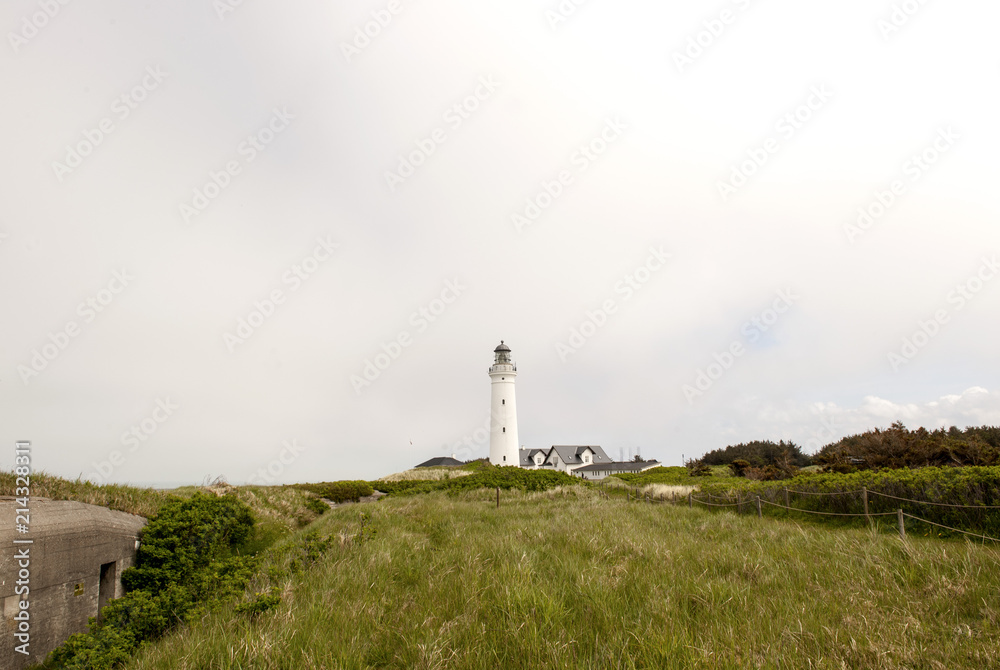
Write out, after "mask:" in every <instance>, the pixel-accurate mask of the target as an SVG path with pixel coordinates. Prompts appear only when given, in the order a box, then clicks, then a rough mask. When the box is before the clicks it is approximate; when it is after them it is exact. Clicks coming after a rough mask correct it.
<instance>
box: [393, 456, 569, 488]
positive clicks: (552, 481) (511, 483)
mask: <svg viewBox="0 0 1000 670" xmlns="http://www.w3.org/2000/svg"><path fill="white" fill-rule="evenodd" d="M585 483H586V481H585V480H583V479H581V478H579V477H572V476H570V475H568V474H566V473H565V472H555V471H552V470H526V469H524V468H519V467H517V466H495V465H490V464H488V463H486V464H483V465H481V466H480V467H479V469H478V470H477V471H475V472H474V473H473V474H471V475H466V476H465V477H455V478H453V479H439V480H402V481H396V482H377V485H378V487H379V490H380V491H384V492H385V493H388V494H390V495H404V494H416V493H430V492H432V491H446V492H448V493H451V494H457V493H459V492H461V491H471V490H474V489H481V488H491V489H492V488H501V489H505V490H506V489H519V490H522V491H545V490H548V489H551V488H555V487H556V486H573V485H580V484H585Z"/></svg>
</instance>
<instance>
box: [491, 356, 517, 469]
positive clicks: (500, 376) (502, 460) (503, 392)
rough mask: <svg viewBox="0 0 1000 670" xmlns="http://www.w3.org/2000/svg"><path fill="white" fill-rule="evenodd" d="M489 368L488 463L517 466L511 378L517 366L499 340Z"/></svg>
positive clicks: (515, 411)
mask: <svg viewBox="0 0 1000 670" xmlns="http://www.w3.org/2000/svg"><path fill="white" fill-rule="evenodd" d="M493 354H494V357H493V365H492V366H490V380H491V382H492V383H491V393H490V463H492V464H493V465H513V466H520V459H519V456H518V455H519V449H520V443H519V442H518V441H517V405H516V404H515V403H514V378H515V377H517V366H516V365H514V363H513V362H512V361H511V359H510V347H508V346H507V345H506V344H504V343H503V340H500V346H498V347H497V348H496V349H494V350H493Z"/></svg>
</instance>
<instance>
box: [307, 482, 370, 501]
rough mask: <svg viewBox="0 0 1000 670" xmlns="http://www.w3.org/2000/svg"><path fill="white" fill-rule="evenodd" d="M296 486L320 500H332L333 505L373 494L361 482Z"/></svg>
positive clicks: (366, 484)
mask: <svg viewBox="0 0 1000 670" xmlns="http://www.w3.org/2000/svg"><path fill="white" fill-rule="evenodd" d="M378 485H379V486H382V483H381V482H378ZM296 486H297V487H298V488H300V489H302V490H304V491H311V492H312V493H315V494H316V495H318V496H320V497H321V498H326V499H328V500H332V501H333V502H335V503H342V502H348V501H353V502H357V501H358V500H359V499H360V498H362V497H364V496H370V495H372V494H373V493H375V489H374V488H372V485H371V484H370V483H368V482H366V481H362V480H345V481H340V482H321V483H319V484H297V485H296ZM321 502H322V501H321Z"/></svg>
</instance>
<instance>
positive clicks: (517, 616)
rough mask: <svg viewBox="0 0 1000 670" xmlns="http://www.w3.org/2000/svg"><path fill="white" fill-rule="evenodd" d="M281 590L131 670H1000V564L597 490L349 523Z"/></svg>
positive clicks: (298, 562) (276, 568)
mask: <svg viewBox="0 0 1000 670" xmlns="http://www.w3.org/2000/svg"><path fill="white" fill-rule="evenodd" d="M463 479H464V478H463ZM271 587H276V589H277V592H279V593H280V594H281V601H280V603H279V604H278V605H277V607H276V608H274V609H271V610H269V611H265V612H262V613H259V614H257V615H254V616H251V617H248V616H247V615H245V614H244V615H241V614H239V613H238V612H237V611H236V610H235V606H233V605H226V606H224V607H223V608H222V609H220V610H219V611H216V612H213V613H210V614H207V615H206V616H205V617H204V618H203V619H202V620H201V621H200V623H199V624H198V625H196V626H187V627H183V628H182V629H181V630H179V631H177V632H176V633H174V634H171V635H170V636H168V637H167V638H164V639H162V640H160V641H158V642H156V643H154V644H151V645H149V646H147V647H145V648H144V649H143V650H142V651H141V652H140V653H139V654H138V655H137V656H136V657H135V658H134V659H133V661H132V662H131V663H130V664H129V666H128V667H130V668H136V669H143V670H152V669H154V668H162V669H164V670H167V669H171V670H173V669H178V670H184V669H192V670H193V669H195V668H269V669H270V668H289V669H291V668H295V669H299V668H301V669H310V668H317V669H318V668H328V669H329V668H484V669H485V668H490V669H493V668H601V669H604V668H713V669H715V668H758V667H768V668H796V669H797V668H817V669H820V668H831V669H833V668H838V669H839V668H843V667H848V668H886V669H895V668H899V669H902V668H928V669H932V668H949V669H954V668H986V667H1000V596H998V593H1000V550H998V549H997V548H993V547H982V546H976V545H973V544H967V543H963V542H953V541H949V542H943V541H940V540H923V539H920V538H913V539H909V540H907V541H906V542H903V541H901V540H900V539H899V538H898V537H893V536H892V535H888V534H886V535H880V534H876V533H873V532H871V531H868V530H857V529H831V528H820V527H800V526H799V525H796V524H795V523H793V522H790V521H782V520H775V519H763V520H757V519H754V518H747V517H736V516H734V515H732V514H729V513H715V514H712V513H707V512H704V511H702V510H698V509H693V510H690V509H687V508H685V507H671V506H660V505H645V504H636V503H632V504H627V503H625V502H624V501H623V500H622V499H620V498H611V499H605V498H603V497H601V495H600V493H599V492H598V491H595V490H594V489H592V488H584V487H569V488H557V489H553V490H549V491H542V492H523V491H517V490H512V491H505V492H504V493H503V496H502V505H501V507H500V509H496V508H495V492H494V491H492V490H488V491H487V490H471V491H462V490H459V491H452V492H450V493H445V492H431V493H428V494H426V495H410V496H399V497H395V496H392V497H389V498H387V499H384V500H382V501H380V502H378V503H375V504H371V505H364V506H349V507H344V508H339V509H336V510H333V511H331V512H329V513H327V514H325V515H323V516H322V517H321V518H319V519H318V520H317V521H315V522H314V523H312V524H311V525H310V526H309V527H308V528H305V529H302V530H299V531H296V532H295V533H293V534H292V535H290V536H289V537H287V538H286V539H285V540H283V541H281V542H280V543H279V544H277V545H275V547H273V548H272V549H271V550H270V551H269V552H268V554H267V557H266V559H265V568H264V569H263V570H262V571H261V573H260V574H259V575H258V577H257V578H256V579H255V583H254V584H253V588H252V589H251V591H253V592H258V593H261V592H266V591H268V589H270V588H271ZM248 597H249V596H248ZM244 611H245V610H244Z"/></svg>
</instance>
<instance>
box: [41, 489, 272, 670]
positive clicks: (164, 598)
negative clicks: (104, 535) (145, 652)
mask: <svg viewBox="0 0 1000 670" xmlns="http://www.w3.org/2000/svg"><path fill="white" fill-rule="evenodd" d="M253 524H254V519H253V515H252V514H251V512H250V508H249V507H247V505H245V504H244V503H242V502H240V501H239V500H237V499H236V498H235V497H233V496H231V495H227V496H222V497H217V496H214V495H205V494H201V493H198V494H195V495H194V496H193V497H192V498H190V499H188V500H181V499H179V498H174V497H171V498H168V499H167V502H166V503H165V504H164V505H163V506H162V507H161V508H160V510H159V512H157V514H156V515H155V516H153V517H152V518H151V519H150V520H149V523H148V524H147V525H146V527H145V528H144V529H143V530H142V531H141V533H140V536H139V537H140V542H141V544H140V545H139V551H138V552H137V553H136V565H135V567H132V568H129V569H127V570H125V572H123V573H122V578H121V579H122V587H123V588H124V590H125V591H126V593H125V595H124V596H122V597H121V598H117V599H115V600H112V601H111V602H110V603H109V604H108V605H107V606H106V607H105V608H104V609H103V610H102V611H101V621H100V622H99V623H98V622H97V621H96V620H95V619H91V620H90V626H89V630H88V632H86V633H78V634H76V635H73V636H72V637H70V638H69V639H68V640H67V641H66V642H65V643H64V644H63V645H62V646H60V647H58V648H57V649H55V650H54V651H52V652H51V653H50V654H49V656H48V658H47V659H46V660H45V663H44V665H43V667H45V668H67V669H70V668H72V669H76V668H81V669H82V668H88V669H98V670H104V669H110V668H117V667H120V666H121V665H123V664H124V663H125V662H126V661H128V659H129V658H130V657H131V656H132V654H133V653H134V652H135V650H136V649H137V648H138V647H139V645H140V644H142V643H143V642H144V641H146V640H152V639H155V638H157V637H160V636H161V635H163V634H164V633H166V632H167V631H169V630H170V629H171V628H173V627H174V626H176V625H178V624H181V623H183V622H185V621H191V620H193V619H195V618H196V617H198V616H201V615H202V614H203V613H205V612H206V611H207V609H208V606H209V604H210V603H213V602H219V601H221V600H224V599H226V598H228V597H231V596H234V595H236V594H239V593H242V592H243V590H244V589H245V588H246V585H247V583H248V582H249V580H250V577H251V576H252V575H253V572H254V568H255V561H254V560H253V559H252V558H250V557H247V556H244V555H241V550H242V548H243V545H244V544H245V543H246V542H247V541H248V539H249V538H250V535H251V531H252V529H253Z"/></svg>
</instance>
